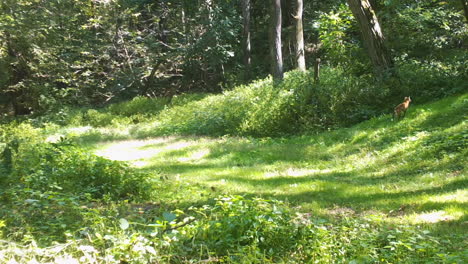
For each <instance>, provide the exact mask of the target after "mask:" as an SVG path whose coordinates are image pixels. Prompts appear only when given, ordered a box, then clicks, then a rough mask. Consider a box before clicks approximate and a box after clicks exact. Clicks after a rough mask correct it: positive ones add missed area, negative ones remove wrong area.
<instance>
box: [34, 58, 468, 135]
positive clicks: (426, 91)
mask: <svg viewBox="0 0 468 264" xmlns="http://www.w3.org/2000/svg"><path fill="white" fill-rule="evenodd" d="M455 58H457V59H456V60H455V61H458V60H459V56H455ZM397 69H398V72H397V75H396V76H398V77H393V78H387V79H386V80H385V81H380V82H376V80H375V79H374V77H372V76H371V75H362V76H360V77H356V76H353V75H350V74H349V73H347V72H346V71H345V70H344V69H341V68H339V67H337V68H327V67H324V68H323V70H322V72H323V77H322V79H321V80H320V83H318V84H317V83H314V81H313V73H311V72H306V73H302V72H297V71H292V72H289V73H287V74H286V76H285V79H284V81H283V82H281V83H278V84H275V83H274V82H273V81H272V79H271V78H270V77H268V78H265V79H260V80H257V81H254V82H252V83H250V84H249V85H241V86H238V87H235V88H234V89H232V90H229V91H225V92H223V93H221V94H215V95H208V94H184V95H178V96H174V97H172V98H169V99H168V98H152V99H150V98H144V97H136V98H134V99H133V100H131V101H127V102H123V103H117V104H112V105H110V106H107V107H105V108H102V109H70V108H66V107H65V108H62V109H60V110H57V109H56V110H55V111H54V112H52V113H51V114H49V115H45V116H40V117H37V118H36V119H35V120H34V123H35V124H36V125H43V126H49V128H51V129H54V126H56V128H57V126H65V127H72V128H73V130H72V131H70V132H71V133H70V134H80V135H82V134H87V135H88V137H89V138H93V137H94V138H95V139H96V140H101V139H106V138H105V137H107V139H112V138H114V139H115V138H125V137H129V136H130V137H132V138H135V137H139V138H143V137H150V136H162V135H208V136H222V135H239V136H254V137H264V136H274V137H277V136H286V135H292V134H303V133H310V132H320V131H326V130H330V129H335V128H339V127H347V126H351V125H354V124H356V123H359V122H361V121H364V120H368V119H370V118H372V117H376V116H379V115H381V114H385V113H391V112H392V110H393V107H394V106H395V105H397V104H399V103H400V102H401V101H402V100H403V97H405V96H412V98H413V100H414V103H416V104H421V103H424V102H429V101H433V100H435V99H437V98H443V97H445V96H449V95H452V94H457V93H462V92H464V91H466V88H467V87H466V80H467V79H468V75H466V73H465V72H464V71H463V66H462V65H459V64H457V63H455V62H450V63H446V64H443V63H440V62H439V63H435V62H434V63H430V62H425V63H422V62H419V61H416V60H415V61H409V62H404V63H403V62H402V63H401V65H400V67H398V68H397ZM411 69H413V71H411ZM460 76H461V78H460ZM76 127H81V129H76ZM103 131H104V133H103ZM109 131H112V133H110V132H109ZM101 136H103V137H104V138H103V137H101Z"/></svg>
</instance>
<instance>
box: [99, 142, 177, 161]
mask: <svg viewBox="0 0 468 264" xmlns="http://www.w3.org/2000/svg"><path fill="white" fill-rule="evenodd" d="M169 140H170V138H157V139H150V140H125V141H120V142H118V143H111V144H110V145H109V146H107V147H105V148H104V149H101V150H98V151H96V155H99V156H103V157H105V158H108V159H111V160H120V161H132V160H139V159H147V158H151V157H153V156H155V155H157V154H158V153H160V152H162V151H163V149H160V148H153V149H141V147H144V146H147V145H151V144H160V143H164V142H167V141H169Z"/></svg>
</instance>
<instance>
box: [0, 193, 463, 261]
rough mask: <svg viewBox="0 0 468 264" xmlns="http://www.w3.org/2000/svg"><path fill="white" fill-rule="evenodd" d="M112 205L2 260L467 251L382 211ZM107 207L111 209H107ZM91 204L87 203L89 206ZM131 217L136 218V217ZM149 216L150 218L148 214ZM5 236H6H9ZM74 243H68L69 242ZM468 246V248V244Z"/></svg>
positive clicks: (377, 257)
mask: <svg viewBox="0 0 468 264" xmlns="http://www.w3.org/2000/svg"><path fill="white" fill-rule="evenodd" d="M123 206H124V204H120V205H119V206H118V207H109V208H108V209H107V210H105V212H106V213H107V214H108V218H104V219H102V218H101V220H100V219H99V218H95V217H97V215H96V214H95V213H93V210H89V212H88V213H85V214H84V218H85V221H89V220H93V221H94V224H91V223H92V222H88V223H90V224H91V226H90V228H89V229H85V230H83V232H82V234H85V236H86V237H87V238H82V239H77V238H74V239H71V238H72V237H71V236H70V235H71V234H70V235H69V238H70V240H68V241H67V242H66V243H63V244H59V245H62V247H58V245H56V246H52V247H48V248H39V247H38V246H37V245H36V244H35V243H34V240H33V241H32V245H31V247H30V248H23V247H22V246H21V245H19V244H16V243H10V244H0V250H1V251H0V252H1V253H2V254H1V255H0V258H1V259H0V260H2V261H12V260H16V261H20V262H27V261H29V260H31V259H36V260H39V261H41V262H46V261H55V262H59V261H60V260H62V261H64V260H68V262H70V263H71V261H74V262H77V261H78V260H80V261H86V262H93V263H122V262H127V261H132V262H133V263H148V262H155V261H157V262H159V263H192V262H196V261H204V262H208V263H217V262H220V261H222V262H225V263H246V262H248V263H283V262H288V263H307V262H319V263H363V262H364V263H373V262H378V263H395V262H398V263H444V262H450V263H463V261H464V260H466V255H464V252H463V251H460V252H453V251H452V250H453V247H454V245H453V244H450V242H449V241H445V240H440V239H438V238H436V237H434V236H432V235H431V234H430V232H428V231H426V230H424V229H420V228H418V227H411V226H399V227H389V226H386V225H384V224H382V222H380V221H379V219H377V218H375V219H363V220H354V219H348V218H344V219H341V220H335V221H327V220H324V219H320V218H315V217H310V215H309V214H300V213H298V214H291V212H290V210H289V209H287V208H286V207H285V206H284V205H283V204H282V203H280V202H277V201H267V200H262V199H246V198H244V197H241V196H235V197H220V198H219V199H216V202H215V204H206V205H203V206H201V207H192V208H189V209H188V211H187V213H184V211H182V210H175V211H174V212H172V213H171V212H160V213H158V217H157V218H156V219H155V220H153V221H148V220H149V219H141V218H140V219H138V218H134V215H127V217H126V218H119V213H118V212H119V207H120V210H121V209H122V208H124V207H123ZM101 210H102V211H104V210H103V209H101ZM82 211H83V212H86V211H87V210H82ZM128 219H130V220H128ZM145 220H146V221H145ZM2 243H3V242H2ZM65 245H66V246H65ZM465 253H466V252H465Z"/></svg>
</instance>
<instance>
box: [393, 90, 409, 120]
mask: <svg viewBox="0 0 468 264" xmlns="http://www.w3.org/2000/svg"><path fill="white" fill-rule="evenodd" d="M410 103H411V97H409V96H408V97H405V100H404V101H403V103H401V104H399V105H397V106H396V107H395V111H394V112H393V119H394V120H395V119H400V118H404V117H405V114H406V110H408V107H409V104H410ZM402 115H403V116H402Z"/></svg>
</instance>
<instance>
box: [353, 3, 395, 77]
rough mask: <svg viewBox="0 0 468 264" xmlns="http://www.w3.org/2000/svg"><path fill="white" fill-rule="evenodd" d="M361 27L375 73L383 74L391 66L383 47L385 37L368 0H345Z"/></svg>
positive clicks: (388, 56)
mask: <svg viewBox="0 0 468 264" xmlns="http://www.w3.org/2000/svg"><path fill="white" fill-rule="evenodd" d="M347 2H348V5H349V7H350V9H351V12H352V13H353V15H354V17H355V18H356V20H357V21H358V24H359V28H360V29H361V33H362V37H363V42H364V45H365V46H366V49H367V53H368V54H369V57H370V59H371V62H372V65H373V66H374V69H375V71H376V73H377V74H379V75H383V73H384V72H386V71H388V70H390V69H391V68H392V66H393V63H392V60H391V57H390V55H389V53H388V51H387V49H386V47H385V38H384V35H383V33H382V30H381V28H380V24H379V21H378V20H377V16H376V15H375V12H374V10H373V9H372V7H371V5H370V3H369V0H347Z"/></svg>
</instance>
